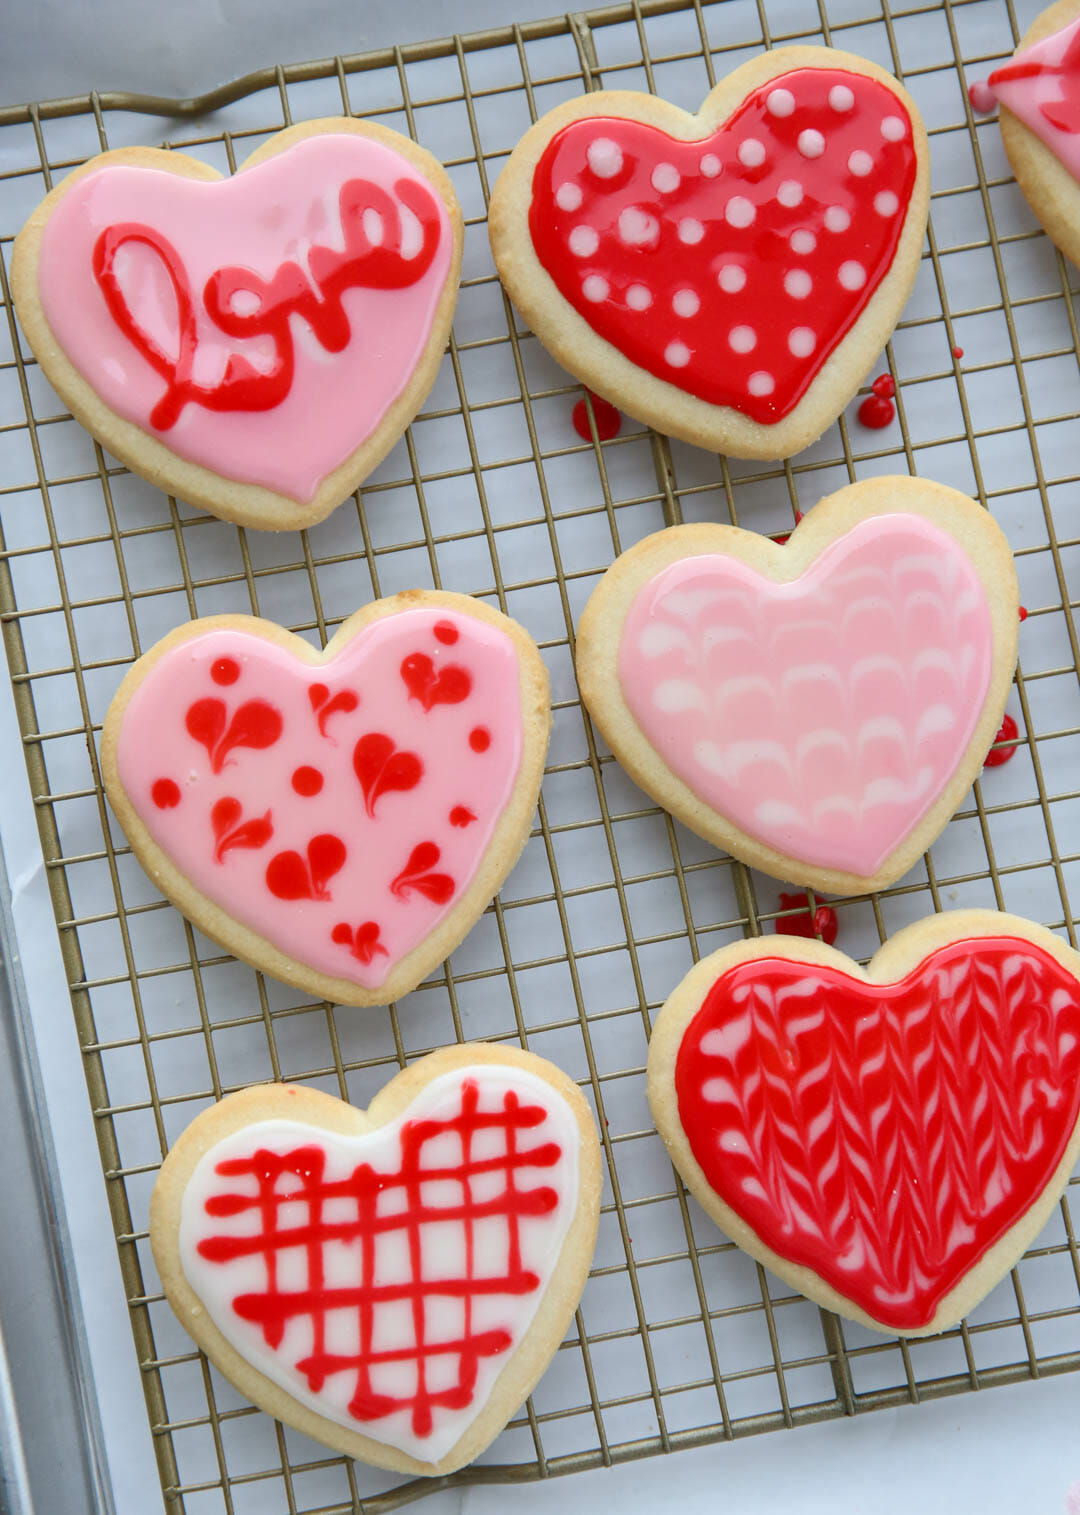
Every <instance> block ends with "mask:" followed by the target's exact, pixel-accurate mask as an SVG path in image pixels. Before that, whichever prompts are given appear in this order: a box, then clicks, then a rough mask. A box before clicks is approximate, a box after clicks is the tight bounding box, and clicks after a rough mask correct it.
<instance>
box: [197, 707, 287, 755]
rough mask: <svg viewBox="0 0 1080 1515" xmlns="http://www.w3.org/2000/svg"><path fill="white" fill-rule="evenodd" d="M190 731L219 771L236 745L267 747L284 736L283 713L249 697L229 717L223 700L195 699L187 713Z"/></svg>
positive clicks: (257, 747)
mask: <svg viewBox="0 0 1080 1515" xmlns="http://www.w3.org/2000/svg"><path fill="white" fill-rule="evenodd" d="M184 725H185V726H186V727H187V733H188V735H189V736H190V737H193V738H194V739H195V741H196V742H201V743H202V745H203V746H204V747H205V748H206V751H207V753H208V755H209V757H210V767H211V769H212V771H213V772H214V773H220V772H221V770H222V768H223V767H224V766H225V761H226V759H227V757H228V755H229V753H230V752H231V751H232V750H233V748H234V747H253V748H256V749H265V748H267V747H272V746H273V745H274V743H275V742H276V741H277V740H278V738H279V737H280V736H281V730H282V722H281V715H280V712H279V711H277V710H275V709H274V707H273V705H271V704H269V703H268V702H267V701H266V700H246V701H245V702H244V704H242V705H239V706H237V708H236V710H235V712H234V713H233V717H232V719H231V720H230V719H229V713H228V708H227V707H226V705H225V701H224V700H218V699H214V698H213V697H210V698H208V699H203V700H195V701H194V702H193V703H192V704H190V705H189V706H188V708H187V713H186V715H185V716H184Z"/></svg>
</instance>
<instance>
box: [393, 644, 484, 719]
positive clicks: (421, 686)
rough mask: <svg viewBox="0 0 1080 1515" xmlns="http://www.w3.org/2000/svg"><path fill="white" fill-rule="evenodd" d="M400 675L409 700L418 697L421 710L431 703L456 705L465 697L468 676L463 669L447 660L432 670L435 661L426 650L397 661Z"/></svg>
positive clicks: (429, 706)
mask: <svg viewBox="0 0 1080 1515" xmlns="http://www.w3.org/2000/svg"><path fill="white" fill-rule="evenodd" d="M401 677H402V678H403V679H404V680H405V687H406V689H408V691H409V698H410V699H411V700H419V702H420V704H421V705H423V707H424V709H425V710H431V709H432V708H433V707H434V706H435V705H460V704H461V702H462V700H466V699H468V697H469V691H470V690H471V689H472V678H471V677H470V675H469V672H468V670H467V669H465V668H459V667H458V665H457V664H456V663H447V665H446V667H445V668H440V669H439V671H438V673H436V672H435V664H434V663H433V662H432V661H431V659H430V658H429V657H428V655H427V653H426V652H414V653H411V654H410V655H409V656H408V657H407V658H405V659H404V661H403V662H402V664H401Z"/></svg>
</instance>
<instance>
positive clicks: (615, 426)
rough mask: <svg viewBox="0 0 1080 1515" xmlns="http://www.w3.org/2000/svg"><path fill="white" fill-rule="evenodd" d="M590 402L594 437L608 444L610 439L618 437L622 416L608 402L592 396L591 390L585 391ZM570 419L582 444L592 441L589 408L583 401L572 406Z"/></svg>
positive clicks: (597, 396)
mask: <svg viewBox="0 0 1080 1515" xmlns="http://www.w3.org/2000/svg"><path fill="white" fill-rule="evenodd" d="M587 393H588V396H589V399H590V400H591V401H592V408H593V419H594V420H595V422H596V435H597V437H598V438H599V440H600V441H601V442H610V441H611V439H612V437H617V436H618V435H619V430H620V428H621V427H622V414H621V412H619V411H618V410H616V409H615V406H614V405H612V404H611V402H610V401H609V400H602V399H601V398H600V396H599V395H594V394H593V392H592V390H591V389H590V390H588V391H587ZM571 419H572V421H573V423H574V430H575V431H576V432H577V434H578V436H579V437H580V438H581V440H582V441H583V442H591V441H592V428H591V427H590V425H589V407H588V406H587V405H586V403H585V401H584V400H579V401H578V402H577V404H576V405H575V406H574V410H573V414H572V416H571Z"/></svg>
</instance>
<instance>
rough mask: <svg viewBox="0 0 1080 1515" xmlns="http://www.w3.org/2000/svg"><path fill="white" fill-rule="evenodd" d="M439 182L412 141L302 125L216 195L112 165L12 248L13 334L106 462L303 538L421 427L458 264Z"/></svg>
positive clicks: (163, 160)
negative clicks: (301, 532)
mask: <svg viewBox="0 0 1080 1515" xmlns="http://www.w3.org/2000/svg"><path fill="white" fill-rule="evenodd" d="M461 238H462V223H461V214H460V211H459V209H458V205H457V201H456V199H455V196H454V192H453V188H452V186H451V184H450V181H449V179H448V178H447V176H446V174H445V173H444V172H443V170H442V169H441V167H440V166H439V165H438V163H436V161H435V160H434V159H433V158H432V157H431V156H430V155H429V154H428V153H426V152H425V151H424V150H423V149H421V148H418V147H417V146H416V145H415V144H414V143H413V142H411V141H409V140H407V139H406V138H404V137H401V136H399V135H398V134H397V133H396V132H392V131H389V130H387V129H386V128H384V127H379V126H375V125H368V124H361V123H359V122H357V121H354V120H345V119H341V120H324V121H312V122H305V123H304V124H303V125H302V126H295V127H290V128H289V129H288V130H286V131H283V132H279V133H278V134H277V136H275V137H273V138H271V139H270V141H268V142H266V143H264V144H263V146H262V147H260V148H259V149H258V151H257V152H255V153H254V154H253V155H252V157H251V158H250V159H248V161H247V162H246V163H245V164H244V165H243V166H242V167H241V169H240V171H239V172H238V173H236V174H235V175H234V176H233V177H232V178H228V179H222V178H220V177H219V176H218V175H217V174H216V173H215V172H214V171H213V170H212V169H211V168H209V167H207V166H206V165H205V164H203V163H201V162H198V161H197V160H195V159H192V158H186V157H184V156H183V155H182V154H179V153H167V152H161V151H158V150H156V149H150V148H122V149H119V150H117V151H115V152H110V153H104V154H102V155H101V156H100V157H98V158H94V159H92V160H91V161H90V162H89V163H87V164H85V165H84V166H83V167H82V168H81V169H77V170H76V171H75V172H74V173H72V174H71V175H69V177H67V178H66V179H64V180H63V182H62V183H61V184H59V185H58V186H57V188H56V189H55V190H53V191H52V193H51V194H50V195H49V196H48V198H47V199H46V200H45V201H44V203H43V204H42V205H41V206H40V208H39V209H38V210H37V211H36V212H35V214H34V215H33V216H32V217H31V218H30V220H29V221H28V222H27V224H26V226H25V227H24V228H23V231H22V232H21V233H20V235H19V237H18V238H17V241H16V251H15V258H14V264H13V275H12V282H13V289H14V295H15V303H16V308H17V310H18V313H19V318H20V320H21V322H22V324H23V327H24V329H25V331H26V333H27V337H28V338H29V341H30V344H31V346H32V347H33V349H34V352H35V354H36V356H37V358H38V361H39V362H40V363H41V365H42V368H43V369H44V371H45V373H46V375H47V377H48V378H49V380H50V381H51V383H52V384H53V386H54V387H55V388H56V390H57V391H58V393H59V394H60V396H61V397H62V399H63V400H64V401H65V402H66V403H67V404H68V405H69V407H70V408H71V411H72V414H73V415H74V416H75V417H76V419H78V420H80V421H81V422H82V423H83V424H84V425H85V426H86V427H87V429H88V430H89V431H91V432H92V433H93V434H94V435H95V436H96V437H98V438H99V439H100V440H101V441H102V442H103V443H104V445H105V446H106V447H108V448H109V450H110V451H111V452H113V453H115V454H116V455H117V456H118V457H119V458H121V459H122V460H123V461H124V462H125V463H127V464H128V465H129V466H130V467H132V468H133V469H135V470H136V471H137V472H140V473H142V474H144V475H145V476H146V477H147V478H149V479H150V480H151V481H152V482H153V483H155V484H159V485H160V486H161V487H162V488H165V489H167V490H169V491H170V492H171V493H176V494H178V495H181V496H183V497H184V498H185V499H188V500H192V501H193V502H195V503H196V504H199V505H203V506H205V508H206V509H208V510H211V511H213V512H214V513H215V514H217V515H220V516H223V517H225V519H227V520H232V521H237V522H238V523H240V524H241V525H251V526H261V527H267V528H270V529H275V530H280V529H284V528H294V527H303V526H310V525H313V524H314V523H315V522H317V521H320V520H322V519H323V517H324V516H326V515H327V514H329V512H330V511H331V510H332V509H333V508H334V506H335V505H337V504H339V503H340V502H341V500H342V499H344V498H345V496H346V495H348V494H349V493H351V492H352V491H353V490H354V489H355V488H356V487H357V485H358V484H359V483H360V482H361V480H362V479H363V478H365V477H366V475H367V474H368V473H370V471H371V470H372V469H373V468H374V467H375V466H376V464H377V463H378V462H379V461H380V460H381V458H382V457H383V456H384V455H385V453H386V452H387V451H388V450H389V448H390V447H391V446H392V445H393V443H394V442H395V441H396V440H397V438H398V437H399V436H400V435H401V433H402V431H403V430H404V428H405V426H406V425H407V424H408V422H409V421H410V420H411V419H412V417H413V416H414V415H415V414H416V412H417V410H418V409H419V407H420V405H421V403H422V402H423V399H424V397H425V396H426V394H427V392H428V390H429V389H430V388H431V385H432V383H433V381H434V377H435V372H436V369H437V367H438V364H439V361H440V359H441V356H442V352H443V349H444V346H445V343H446V337H447V333H448V331H449V326H450V320H451V317H452V315H453V309H454V303H455V299H456V295H457V281H458V271H459V267H460V261H461Z"/></svg>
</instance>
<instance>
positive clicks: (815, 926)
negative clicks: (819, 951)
mask: <svg viewBox="0 0 1080 1515" xmlns="http://www.w3.org/2000/svg"><path fill="white" fill-rule="evenodd" d="M780 909H781V910H799V911H800V913H799V914H798V915H788V916H784V918H783V919H782V920H778V921H777V922H776V930H777V934H778V935H780V936H807V937H816V936H820V937H821V940H822V941H823V942H824V943H825V944H826V946H828V947H831V946H832V944H833V943H834V942H835V941H836V933H837V932H838V931H839V929H840V923H839V921H838V920H837V919H836V911H835V910H834V909H833V907H832V906H831V905H819V906H818V907H817V909H816V910H815V911H814V914H813V915H812V916H811V914H810V907H809V905H808V904H807V902H806V895H805V894H782V895H781V896H780Z"/></svg>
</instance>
